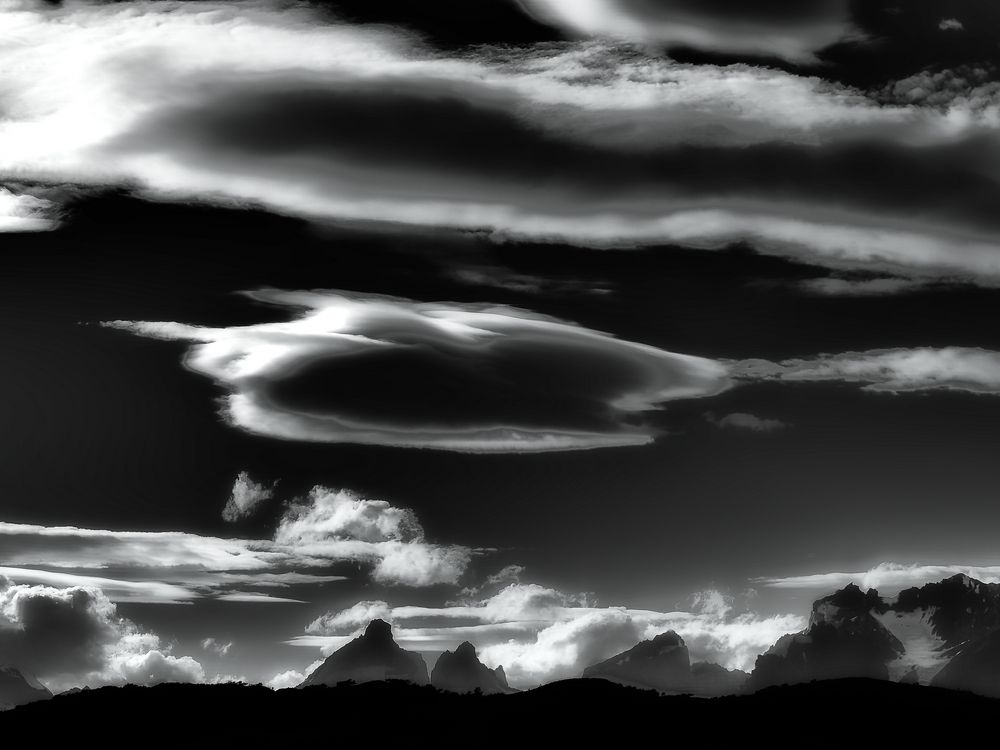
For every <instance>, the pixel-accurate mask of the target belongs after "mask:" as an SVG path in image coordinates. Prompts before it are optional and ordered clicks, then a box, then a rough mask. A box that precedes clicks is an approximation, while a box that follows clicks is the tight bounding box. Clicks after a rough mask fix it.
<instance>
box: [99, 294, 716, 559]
mask: <svg viewBox="0 0 1000 750" xmlns="http://www.w3.org/2000/svg"><path fill="white" fill-rule="evenodd" d="M251 297H252V298H253V299H255V300H259V301H264V302H269V303H272V304H277V305H282V306H285V307H294V308H296V309H297V310H299V314H298V316H297V317H295V318H293V319H292V320H290V321H287V322H280V323H266V324H257V325H251V326H234V327H230V328H201V327H196V326H188V325H182V324H177V323H150V322H127V321H116V322H113V323H109V324H108V325H111V326H114V327H117V328H121V329H124V330H129V331H132V332H135V333H138V334H141V335H145V336H152V337H158V338H163V339H176V340H181V341H189V342H192V347H191V349H190V351H189V352H188V355H187V357H186V359H185V364H186V366H187V367H188V368H190V369H191V370H193V371H195V372H198V373H201V374H204V375H207V376H209V377H212V378H213V379H214V380H216V381H217V382H218V383H219V384H220V385H223V386H225V387H226V388H227V389H228V390H230V391H231V394H230V395H229V396H228V397H227V398H226V400H225V409H224V416H225V418H226V419H227V421H228V422H230V423H231V424H233V425H234V426H236V427H239V428H241V429H244V430H247V431H249V432H252V433H255V434H262V435H268V436H271V437H278V438H285V439H294V440H310V441H320V442H351V443H358V444H364V445H388V446H399V447H418V448H437V449H442V450H456V451H468V452H529V451H552V450H577V449H585V448H601V447H613V446H627V445H641V444H644V443H648V442H650V441H651V440H652V439H653V437H654V434H655V431H654V430H653V429H652V428H650V427H649V426H647V425H645V424H643V422H642V420H641V416H642V413H643V412H646V411H650V410H653V409H656V408H657V407H658V406H660V405H661V404H663V403H666V402H669V401H672V400H675V399H686V398H697V397H703V396H709V395H713V394H715V393H718V392H720V391H722V390H724V389H725V388H726V387H728V385H729V381H728V380H727V378H726V373H725V368H724V367H723V366H721V365H720V364H718V363H716V362H713V361H712V360H708V359H703V358H700V357H693V356H689V355H684V354H675V353H672V352H667V351H663V350H660V349H656V348H654V347H650V346H645V345H643V344H638V343H633V342H629V341H623V340H620V339H617V338H615V337H613V336H611V335H609V334H605V333H601V332H598V331H593V330H589V329H587V328H583V327H581V326H577V325H573V324H572V323H568V322H565V321H561V320H557V319H554V318H550V317H546V316H543V315H539V314H536V313H531V312H528V311H526V310H520V309H514V308H509V307H501V306H490V305H472V304H457V303H426V302H415V301H411V300H405V299H398V298H388V297H377V296H360V295H354V296H351V295H348V294H345V293H338V292H328V291H322V292H321V291H317V292H280V291H273V290H271V291H262V292H255V293H252V294H251ZM598 374H600V377H598V376H597V375H598ZM386 541H389V540H386ZM412 549H413V548H412V547H411V548H410V550H412ZM399 562H400V563H402V564H404V565H405V564H406V561H405V559H402V558H401V559H400V560H399ZM386 564H387V565H389V564H391V561H388V562H387V563H386Z"/></svg>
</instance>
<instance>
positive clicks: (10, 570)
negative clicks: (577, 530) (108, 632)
mask: <svg viewBox="0 0 1000 750" xmlns="http://www.w3.org/2000/svg"><path fill="white" fill-rule="evenodd" d="M0 539H2V540H3V544H2V545H0V564H3V565H4V567H3V568H0V571H3V572H4V573H3V574H4V575H6V576H8V577H9V578H11V579H13V580H15V581H16V582H18V583H44V584H52V585H60V586H89V587H95V588H100V589H102V590H103V591H105V593H106V594H107V596H108V597H109V598H111V599H113V600H115V601H132V602H158V603H166V604H183V603H188V602H191V601H192V600H195V599H199V598H206V597H208V598H214V599H217V600H219V601H228V602H254V603H264V604H268V603H271V604H275V603H299V602H301V601H302V600H300V599H297V598H294V597H288V596H277V595H276V594H275V593H274V589H287V588H290V587H294V586H306V585H316V584H323V583H329V582H333V581H339V580H343V579H344V576H342V575H338V574H336V573H332V572H330V569H331V568H336V567H338V566H339V567H344V566H345V565H353V566H356V565H361V566H364V567H366V568H367V569H368V570H369V572H370V575H371V576H372V578H373V579H374V580H376V581H378V582H380V583H383V584H386V585H390V586H431V585H435V584H454V583H457V582H458V580H459V578H460V577H461V576H462V574H463V573H464V571H465V569H466V566H467V565H468V564H469V561H470V559H471V557H472V555H473V554H474V551H473V550H471V549H469V548H467V547H462V546H459V545H439V544H435V543H432V542H429V541H427V540H426V538H425V536H424V531H423V528H422V527H421V525H420V523H419V521H418V520H417V518H416V516H415V515H414V514H413V513H412V512H411V511H409V510H408V509H404V508H398V507H396V506H393V505H391V504H390V503H388V502H386V501H382V500H368V499H365V498H361V497H359V496H357V495H355V494H353V493H350V492H347V491H336V490H330V489H327V488H324V487H316V488H314V489H313V490H312V491H311V492H310V494H309V495H308V497H306V498H304V499H303V500H301V501H299V502H297V503H293V504H291V505H290V506H288V508H287V509H286V511H285V514H284V515H283V516H282V518H281V519H280V521H279V523H278V527H277V530H276V532H275V535H274V538H273V539H239V538H229V539H222V538H218V537H210V536H200V535H197V534H191V533H184V532H143V531H108V530H100V529H80V528H76V527H72V526H40V525H30V524H12V523H4V522H0ZM111 568H113V569H115V570H116V572H117V574H118V577H117V578H111V577H109V576H101V575H94V574H87V573H84V572H83V571H91V570H93V571H100V570H103V569H111ZM261 589H262V590H261Z"/></svg>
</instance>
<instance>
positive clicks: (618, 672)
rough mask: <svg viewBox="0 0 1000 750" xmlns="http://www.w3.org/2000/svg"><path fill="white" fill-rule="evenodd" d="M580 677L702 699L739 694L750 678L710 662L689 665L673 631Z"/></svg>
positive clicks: (737, 671)
mask: <svg viewBox="0 0 1000 750" xmlns="http://www.w3.org/2000/svg"><path fill="white" fill-rule="evenodd" d="M583 676H584V677H587V678H599V679H603V680H609V681H610V682H617V683H618V684H620V685H627V686H629V687H638V688H646V689H652V690H658V691H659V692H661V693H690V694H691V695H702V696H717V695H731V694H733V693H738V692H740V691H741V690H742V688H743V685H744V683H745V682H746V681H747V679H748V677H749V675H747V673H746V672H741V671H739V670H729V669H725V668H724V667H722V666H720V665H718V664H712V663H710V662H696V663H694V664H692V663H691V658H690V655H689V654H688V649H687V646H686V645H685V644H684V639H683V638H681V637H680V636H679V635H677V633H675V632H674V631H672V630H669V631H667V632H666V633H661V634H660V635H658V636H656V637H655V638H653V639H652V640H650V641H643V642H642V643H639V644H637V645H635V646H633V647H632V648H630V649H628V650H627V651H623V652H622V653H620V654H617V655H615V656H612V657H611V658H610V659H605V660H604V661H602V662H599V663H598V664H594V665H592V666H589V667H587V668H586V669H585V670H584V671H583Z"/></svg>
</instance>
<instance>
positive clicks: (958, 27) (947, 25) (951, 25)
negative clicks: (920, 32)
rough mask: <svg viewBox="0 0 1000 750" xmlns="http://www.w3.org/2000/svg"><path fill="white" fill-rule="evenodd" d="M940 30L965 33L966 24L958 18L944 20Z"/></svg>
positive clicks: (939, 25) (940, 24) (939, 26)
mask: <svg viewBox="0 0 1000 750" xmlns="http://www.w3.org/2000/svg"><path fill="white" fill-rule="evenodd" d="M938 28H939V29H941V31H965V24H963V23H962V22H961V21H959V20H958V19H957V18H942V19H941V22H940V23H939V24H938Z"/></svg>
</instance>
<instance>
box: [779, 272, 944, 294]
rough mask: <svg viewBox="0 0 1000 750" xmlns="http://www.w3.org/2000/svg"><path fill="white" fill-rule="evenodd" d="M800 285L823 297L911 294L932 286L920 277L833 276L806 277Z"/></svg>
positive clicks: (805, 289)
mask: <svg viewBox="0 0 1000 750" xmlns="http://www.w3.org/2000/svg"><path fill="white" fill-rule="evenodd" d="M798 286H799V288H800V289H802V290H803V291H805V292H808V293H809V294H817V295H820V296H823V297H876V296H888V295H892V294H909V293H911V292H919V291H923V290H926V289H928V288H932V285H931V284H930V283H929V282H927V281H925V280H919V279H898V278H874V279H841V278H836V277H832V276H831V277H826V278H821V279H806V280H804V281H801V282H799V284H798Z"/></svg>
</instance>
